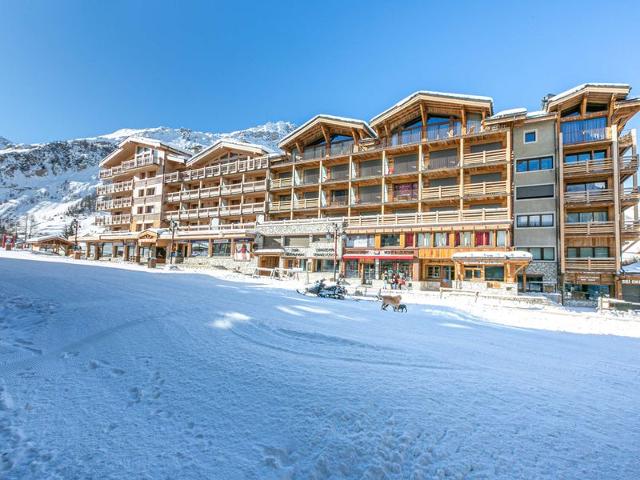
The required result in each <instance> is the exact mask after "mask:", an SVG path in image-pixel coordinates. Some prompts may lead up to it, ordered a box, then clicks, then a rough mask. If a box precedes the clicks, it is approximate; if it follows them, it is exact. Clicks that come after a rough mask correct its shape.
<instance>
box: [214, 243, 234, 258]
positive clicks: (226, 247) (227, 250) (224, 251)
mask: <svg viewBox="0 0 640 480" xmlns="http://www.w3.org/2000/svg"><path fill="white" fill-rule="evenodd" d="M212 255H213V256H214V257H230V256H231V243H230V242H229V240H214V241H213V252H212Z"/></svg>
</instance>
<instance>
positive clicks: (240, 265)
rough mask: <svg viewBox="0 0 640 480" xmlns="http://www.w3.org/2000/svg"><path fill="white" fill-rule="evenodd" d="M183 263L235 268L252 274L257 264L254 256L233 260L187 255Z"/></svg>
mask: <svg viewBox="0 0 640 480" xmlns="http://www.w3.org/2000/svg"><path fill="white" fill-rule="evenodd" d="M183 264H184V265H185V266H187V267H196V268H198V267H200V268H224V269H227V270H237V271H239V272H241V273H246V274H252V273H253V272H254V271H255V269H256V267H257V266H258V262H257V258H256V257H253V258H252V259H251V260H250V261H248V262H247V261H238V260H234V259H233V258H232V257H187V258H185V259H184V262H183Z"/></svg>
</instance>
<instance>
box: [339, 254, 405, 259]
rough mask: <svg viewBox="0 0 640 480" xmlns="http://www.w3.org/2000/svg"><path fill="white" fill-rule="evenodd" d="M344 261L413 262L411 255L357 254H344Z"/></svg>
mask: <svg viewBox="0 0 640 480" xmlns="http://www.w3.org/2000/svg"><path fill="white" fill-rule="evenodd" d="M342 258H343V259H344V260H375V259H376V258H377V259H379V260H413V259H414V256H413V255H367V254H359V253H346V254H344V255H343V256H342Z"/></svg>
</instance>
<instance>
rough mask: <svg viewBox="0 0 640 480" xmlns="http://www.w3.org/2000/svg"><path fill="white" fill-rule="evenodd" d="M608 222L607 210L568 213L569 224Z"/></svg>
mask: <svg viewBox="0 0 640 480" xmlns="http://www.w3.org/2000/svg"><path fill="white" fill-rule="evenodd" d="M608 220H609V213H608V212H607V211H606V210H599V211H595V212H570V213H567V223H587V222H606V221H608Z"/></svg>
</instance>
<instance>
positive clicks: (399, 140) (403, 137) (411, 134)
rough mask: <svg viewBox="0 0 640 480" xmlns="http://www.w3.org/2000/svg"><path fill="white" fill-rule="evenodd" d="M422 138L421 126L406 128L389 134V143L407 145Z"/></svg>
mask: <svg viewBox="0 0 640 480" xmlns="http://www.w3.org/2000/svg"><path fill="white" fill-rule="evenodd" d="M421 140H422V127H414V128H407V129H405V130H401V131H399V132H396V133H394V134H393V135H392V136H391V145H390V146H392V147H395V146H397V145H409V144H412V143H420V141H421Z"/></svg>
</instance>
